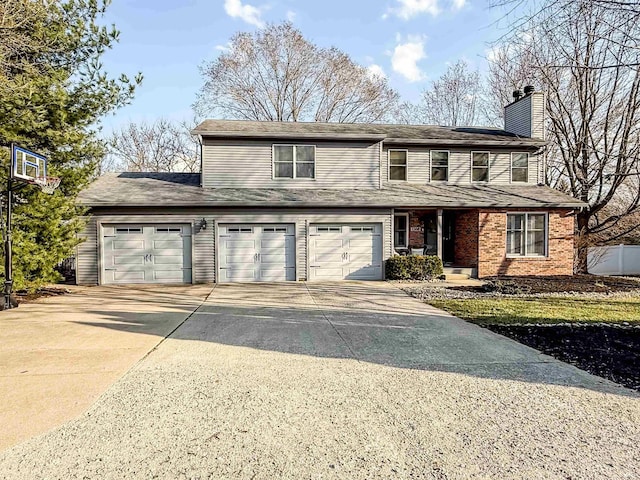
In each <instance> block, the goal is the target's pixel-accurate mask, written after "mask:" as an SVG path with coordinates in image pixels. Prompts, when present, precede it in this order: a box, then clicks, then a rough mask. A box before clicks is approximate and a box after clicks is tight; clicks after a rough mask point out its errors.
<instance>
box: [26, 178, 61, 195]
mask: <svg viewBox="0 0 640 480" xmlns="http://www.w3.org/2000/svg"><path fill="white" fill-rule="evenodd" d="M60 180H61V179H60V178H59V177H46V178H43V177H39V178H36V179H35V180H34V181H33V184H34V185H37V186H38V187H40V190H42V191H43V192H44V193H46V194H48V195H51V194H53V192H55V191H56V188H58V187H59V186H60Z"/></svg>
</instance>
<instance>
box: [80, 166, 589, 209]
mask: <svg viewBox="0 0 640 480" xmlns="http://www.w3.org/2000/svg"><path fill="white" fill-rule="evenodd" d="M199 185H200V175H199V174H193V173H131V172H128V173H120V174H107V175H104V176H102V177H100V178H98V179H97V180H96V181H95V182H93V183H92V184H91V185H90V186H89V187H88V188H87V189H86V190H84V191H83V192H81V193H80V195H79V197H78V200H79V202H80V203H81V204H83V205H86V206H90V207H100V206H110V207H142V206H146V207H159V208H160V207H393V208H400V207H402V208H410V207H416V208H422V207H426V208H430V207H443V208H454V207H518V208H520V207H522V208H544V207H547V208H548V207H568V208H579V207H582V206H584V204H583V203H582V202H580V201H579V200H576V199H574V198H572V197H570V196H568V195H565V194H564V193H561V192H558V191H557V190H553V189H551V188H549V187H545V186H537V185H530V186H529V185H442V184H437V185H436V184H434V185H415V184H394V185H391V186H388V187H385V188H383V189H380V190H374V189H366V190H365V189H354V190H336V189H302V188H300V189H286V188H277V189H276V188H242V189H241V188H215V189H212V188H201V187H200V186H199Z"/></svg>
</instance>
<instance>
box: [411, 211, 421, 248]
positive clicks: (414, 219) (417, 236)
mask: <svg viewBox="0 0 640 480" xmlns="http://www.w3.org/2000/svg"><path fill="white" fill-rule="evenodd" d="M423 213H424V212H421V211H417V210H411V211H410V212H409V246H410V247H420V246H422V245H423V244H424V222H423V221H422V215H423ZM414 230H415V231H414Z"/></svg>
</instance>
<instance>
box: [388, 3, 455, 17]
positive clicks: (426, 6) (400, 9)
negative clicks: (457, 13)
mask: <svg viewBox="0 0 640 480" xmlns="http://www.w3.org/2000/svg"><path fill="white" fill-rule="evenodd" d="M396 1H397V2H398V3H399V4H400V5H398V6H397V7H396V8H390V9H389V10H388V12H387V13H385V14H384V15H382V18H383V19H385V18H387V17H388V16H389V13H392V14H394V15H397V16H398V17H400V18H402V19H403V20H409V19H410V18H413V17H415V16H417V15H420V14H421V13H429V14H431V15H433V16H434V17H435V16H436V15H438V14H439V13H440V7H438V0H396ZM454 1H455V2H459V1H461V0H454ZM462 1H464V0H462Z"/></svg>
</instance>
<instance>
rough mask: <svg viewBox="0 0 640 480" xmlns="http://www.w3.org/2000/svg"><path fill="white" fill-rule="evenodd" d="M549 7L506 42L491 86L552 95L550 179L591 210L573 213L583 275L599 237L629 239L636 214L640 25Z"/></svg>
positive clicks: (597, 7)
mask: <svg viewBox="0 0 640 480" xmlns="http://www.w3.org/2000/svg"><path fill="white" fill-rule="evenodd" d="M546 3H547V4H549V5H546V8H545V9H542V10H541V11H540V14H539V15H538V17H536V18H533V19H531V21H529V22H527V23H526V24H523V25H522V27H521V28H520V29H518V30H517V31H516V32H515V34H514V35H512V36H511V37H509V38H506V39H504V41H503V42H502V45H503V46H502V47H501V49H500V48H499V49H498V51H499V52H500V54H499V55H498V56H497V57H496V58H494V60H493V62H492V67H491V84H493V85H494V87H496V88H494V94H496V92H497V91H498V90H499V88H497V85H499V84H503V85H508V86H509V87H514V86H516V85H518V83H519V82H522V81H523V80H525V81H526V83H535V84H538V85H539V86H542V87H543V89H544V90H545V91H546V92H547V103H548V105H547V107H548V116H549V124H548V128H547V132H548V140H549V141H550V142H551V144H550V146H549V152H548V165H549V167H550V168H549V171H548V178H547V181H548V183H549V184H551V185H552V186H555V187H558V188H560V189H562V190H565V191H567V192H568V193H570V194H572V195H573V196H574V197H575V198H578V199H580V200H582V201H584V202H585V203H587V204H588V207H587V208H585V209H583V210H581V211H579V212H578V213H577V229H578V237H577V249H578V256H577V261H576V265H577V271H578V272H581V273H584V272H586V271H587V247H588V246H589V245H590V244H592V243H593V240H594V239H598V241H599V242H606V241H607V240H608V239H611V238H614V237H616V236H624V235H625V233H626V232H627V231H631V230H632V229H633V228H634V227H635V226H633V225H631V226H629V225H627V222H626V219H627V218H629V217H630V216H632V215H634V214H636V212H638V211H640V208H639V204H640V184H639V182H638V175H640V159H639V157H640V70H639V69H638V65H639V64H640V49H638V48H637V46H636V47H635V48H634V47H632V46H630V44H629V39H630V38H634V37H635V38H640V35H638V30H639V29H640V25H639V24H638V23H635V24H634V23H632V22H630V19H632V18H635V16H636V12H635V11H630V10H628V9H626V8H621V9H617V10H616V9H612V8H610V5H609V3H611V2H600V1H586V0H576V1H573V2H570V3H569V2H565V1H561V0H558V1H557V2H546ZM603 3H607V5H603ZM621 25H625V26H626V27H627V28H626V29H625V31H623V30H622V29H621V28H620V26H621ZM511 76H512V77H511ZM510 77H511V78H510ZM519 85H522V83H519ZM509 87H507V88H509ZM504 94H505V92H504V91H502V93H501V95H504ZM502 100H504V98H502ZM625 225H627V226H626V227H625Z"/></svg>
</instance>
